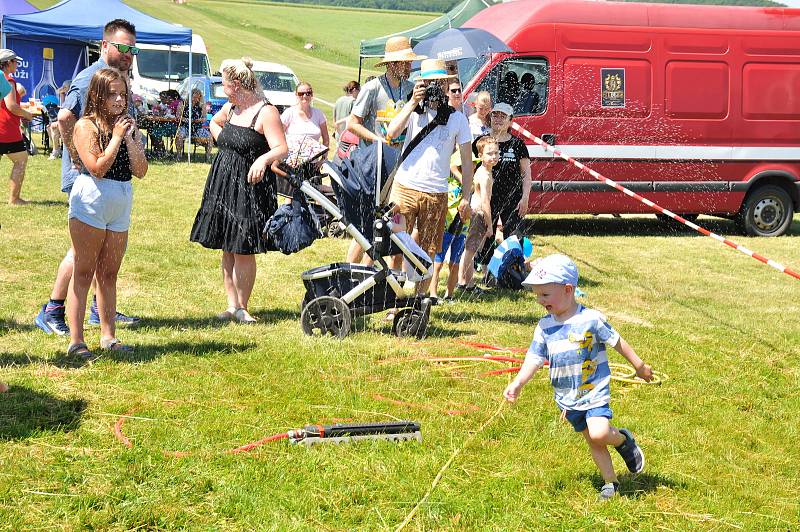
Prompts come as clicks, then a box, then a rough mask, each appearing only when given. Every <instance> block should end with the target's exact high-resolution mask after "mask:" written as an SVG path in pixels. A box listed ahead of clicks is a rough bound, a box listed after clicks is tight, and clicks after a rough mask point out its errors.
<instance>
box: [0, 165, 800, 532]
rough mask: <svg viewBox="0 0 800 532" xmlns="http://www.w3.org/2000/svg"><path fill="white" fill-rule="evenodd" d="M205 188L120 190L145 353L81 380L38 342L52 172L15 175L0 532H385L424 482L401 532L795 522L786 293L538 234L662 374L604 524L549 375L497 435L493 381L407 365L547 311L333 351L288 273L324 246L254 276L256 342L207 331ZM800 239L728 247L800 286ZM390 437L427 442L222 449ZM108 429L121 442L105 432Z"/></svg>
mask: <svg viewBox="0 0 800 532" xmlns="http://www.w3.org/2000/svg"><path fill="white" fill-rule="evenodd" d="M207 169H208V166H207V165H201V164H197V165H192V166H188V165H184V164H179V165H159V164H153V165H152V167H151V169H150V173H149V175H148V176H147V178H146V179H145V180H143V181H141V182H137V183H135V201H134V215H133V226H132V228H131V237H130V243H129V248H128V254H127V257H126V259H125V263H124V265H123V269H122V272H121V277H120V282H119V292H120V301H121V302H120V306H121V309H122V310H124V311H125V312H128V313H132V314H136V315H140V316H143V317H144V323H143V325H142V326H141V327H139V328H137V329H135V330H128V331H125V330H123V331H120V332H119V336H120V337H121V338H122V339H123V340H124V341H126V342H129V343H132V344H135V345H136V346H137V350H136V352H135V353H133V354H131V355H128V356H103V357H102V358H100V359H99V360H98V361H97V362H95V363H94V364H91V365H86V366H78V365H76V364H75V363H74V361H71V360H69V359H67V358H66V357H65V356H64V351H65V349H66V345H67V343H66V341H65V340H64V339H61V338H56V337H48V336H45V335H43V334H42V333H41V332H40V331H39V330H38V329H36V328H35V327H34V326H33V325H32V321H33V317H34V315H35V314H36V312H37V310H38V305H41V304H42V303H43V302H44V301H46V299H47V296H48V293H49V290H50V287H51V284H52V281H53V277H54V273H55V268H56V265H57V264H58V262H59V261H60V259H61V257H62V256H63V253H64V251H65V250H66V248H67V246H68V236H67V233H66V224H65V221H66V220H65V202H64V197H63V195H62V194H61V193H60V192H58V189H59V185H58V182H59V180H58V177H57V176H58V165H57V163H55V162H49V161H46V160H45V159H44V158H43V157H41V156H39V157H36V158H34V159H33V160H32V161H31V163H30V167H29V171H28V177H27V180H26V183H25V189H24V193H25V194H24V196H25V197H27V198H28V199H32V200H34V201H35V203H34V204H33V205H31V206H29V207H25V208H9V207H6V206H5V205H4V204H3V205H2V206H0V224H2V229H0V258H1V259H2V267H0V293H2V297H0V365H1V366H2V372H1V373H0V377H2V380H4V381H7V382H8V383H9V384H10V385H11V390H10V392H9V393H7V394H4V395H0V479H1V481H0V528H2V529H9V530H51V529H59V530H73V529H79V528H80V529H83V528H93V529H103V530H106V529H112V530H131V529H142V528H147V529H193V530H201V529H202V530H207V529H218V530H252V529H262V530H263V529H269V530H284V529H292V530H311V529H323V530H343V529H362V530H370V529H389V528H394V527H396V526H397V525H398V524H399V523H401V522H402V521H403V519H404V518H405V517H406V515H407V514H408V513H409V512H410V511H411V510H412V508H414V506H415V505H416V504H417V502H418V501H419V500H420V499H421V498H422V497H423V495H424V494H425V493H426V492H427V491H428V490H429V488H430V487H431V485H432V483H433V481H434V478H435V477H436V476H437V474H438V473H439V472H440V471H443V473H442V476H441V482H440V483H439V484H438V486H437V487H436V488H435V489H434V490H433V491H432V493H431V495H430V497H429V498H428V499H427V500H426V502H425V503H424V504H422V505H421V507H420V509H419V512H418V514H417V515H416V517H415V518H414V520H413V521H411V524H410V528H409V529H412V530H487V529H490V530H520V529H529V530H534V529H539V530H542V529H559V530H567V529H577V528H592V529H611V528H614V529H629V528H636V529H643V530H656V529H658V530H684V529H730V528H734V529H746V530H764V529H782V530H788V529H796V528H798V527H800V505H799V504H798V497H797V479H798V475H797V472H798V471H800V455H798V453H797V451H796V447H797V441H798V437H799V436H800V434H798V432H799V431H798V425H797V423H796V416H797V412H798V411H800V392H799V391H798V390H800V387H799V386H798V376H799V373H800V372H799V370H798V367H800V348H799V347H798V345H800V325H798V320H797V319H796V316H797V315H798V295H800V290H798V284H797V281H795V280H793V279H791V278H789V277H788V276H786V275H781V274H779V273H776V272H775V271H773V270H772V269H770V268H768V267H766V266H764V265H761V264H759V263H757V262H756V261H754V260H752V259H749V258H747V257H745V256H743V255H741V254H737V253H735V252H734V251H732V250H730V249H728V248H726V247H724V246H721V245H719V244H718V243H716V242H714V241H712V240H711V239H708V238H705V237H699V236H694V235H691V234H687V233H672V232H670V231H667V230H665V229H664V227H663V226H661V225H660V224H659V223H657V222H656V221H655V219H654V218H652V217H651V218H636V219H631V218H624V219H611V218H591V217H574V218H559V217H554V218H546V219H537V220H534V222H533V226H532V228H533V231H534V236H533V240H534V244H535V246H536V253H537V254H543V253H550V252H554V251H563V252H566V253H568V254H570V255H572V256H573V257H574V258H575V260H576V262H577V263H578V266H579V267H580V269H581V276H582V281H581V286H582V288H583V289H584V290H585V291H586V292H587V296H586V298H585V302H586V303H587V304H588V305H589V306H592V307H595V308H598V309H600V310H602V311H604V312H606V313H607V314H608V316H609V318H610V320H611V322H612V324H614V325H615V326H616V327H617V328H618V330H620V332H621V333H622V334H623V336H624V337H625V338H626V339H627V340H628V341H629V343H631V344H632V345H633V346H634V347H635V348H636V349H637V351H638V353H639V354H640V355H641V356H642V357H643V358H644V359H645V360H647V361H648V362H649V363H651V364H652V365H653V367H654V368H655V369H657V370H659V371H662V372H664V373H666V374H667V375H668V376H669V380H667V381H666V382H665V383H664V384H662V385H660V386H637V385H623V384H615V385H614V386H613V391H612V397H613V401H612V406H613V408H614V413H615V419H617V420H618V423H619V424H620V425H621V426H626V427H629V428H630V429H631V430H632V431H634V433H635V434H636V435H637V438H638V440H639V442H640V443H641V444H642V446H643V448H644V450H645V452H646V454H647V471H646V472H645V473H644V474H642V475H640V476H639V477H637V478H631V477H630V476H628V475H622V477H621V479H622V487H623V496H622V497H620V498H618V499H617V500H614V501H612V502H610V503H608V504H605V505H601V504H599V503H596V502H595V498H596V493H597V489H598V488H599V485H600V483H601V482H600V478H599V477H598V475H597V473H596V469H595V467H594V465H593V463H592V461H591V458H590V456H589V453H588V452H587V449H586V448H585V444H584V443H583V442H582V441H581V439H580V438H579V437H578V436H577V435H575V434H574V433H572V432H571V430H570V428H569V427H568V425H567V424H566V423H564V422H561V421H559V419H558V412H557V411H556V408H555V406H554V404H553V401H552V397H551V396H552V392H551V389H550V386H549V383H548V382H547V381H546V378H545V376H544V375H538V376H537V377H536V378H535V380H534V381H532V382H531V384H530V385H529V386H528V387H527V388H526V390H525V392H524V393H523V396H522V398H521V400H520V401H519V402H518V404H517V405H516V406H514V407H513V408H509V407H506V408H504V409H503V410H502V411H501V413H500V415H499V416H498V417H496V418H492V415H493V414H494V413H495V412H497V409H498V405H499V398H500V393H501V391H502V389H503V387H504V385H505V383H506V382H507V381H506V377H503V376H482V373H483V372H484V371H487V370H490V369H496V368H499V367H500V366H495V365H488V364H485V363H451V364H444V365H442V364H440V365H434V364H431V363H429V362H426V361H425V360H420V359H421V358H424V357H431V356H449V355H476V354H481V351H476V350H473V349H471V348H469V347H466V346H464V345H462V344H461V343H460V341H461V340H470V341H478V342H485V343H490V344H498V345H504V346H525V345H527V343H528V342H529V341H530V337H531V334H532V331H533V327H534V325H535V323H536V320H537V319H538V318H540V317H541V316H542V314H543V313H542V310H541V309H540V308H537V307H536V305H535V303H534V301H533V299H532V298H531V297H530V295H528V294H523V293H499V294H494V295H491V296H490V297H488V298H487V299H486V300H485V301H483V302H471V301H462V302H458V303H455V304H453V305H448V306H440V307H436V308H435V309H434V312H433V315H432V323H431V331H430V337H429V338H427V339H425V340H422V341H398V339H397V338H395V337H393V336H392V335H391V334H390V333H389V328H388V326H387V325H384V324H383V323H382V322H381V320H380V317H379V316H375V317H371V318H370V319H368V320H367V321H366V322H364V323H362V324H361V325H360V329H361V330H360V331H358V332H356V333H354V334H352V335H350V336H349V337H348V338H346V339H345V340H343V341H337V340H334V339H330V338H321V339H315V338H309V337H305V336H304V335H303V334H302V332H301V330H300V327H299V323H298V318H299V310H298V303H299V301H300V299H301V297H302V293H303V288H302V283H301V281H300V273H301V272H302V271H304V270H305V269H307V268H310V267H314V266H317V265H320V264H325V263H327V262H331V261H335V260H339V259H340V258H341V257H342V256H343V255H344V251H345V248H346V244H347V242H346V241H344V240H330V239H325V240H322V241H319V242H316V243H315V244H314V245H313V246H312V247H311V248H309V249H308V250H305V251H303V252H301V253H299V254H297V255H293V256H283V255H280V254H267V255H262V256H259V257H258V265H259V268H260V271H259V277H258V281H257V283H256V288H255V291H254V294H253V298H252V305H251V310H252V311H253V312H254V314H255V315H256V316H257V317H258V318H259V321H260V323H259V324H258V325H255V326H252V327H242V326H237V325H236V324H224V325H221V324H219V323H216V322H215V321H214V319H213V316H214V314H215V313H217V312H219V311H221V310H222V309H223V307H224V305H225V303H224V296H223V292H222V286H221V279H220V275H219V253H218V252H215V251H210V250H205V249H203V248H201V247H200V246H198V245H194V244H191V243H189V241H188V234H189V229H190V227H191V224H192V221H193V217H194V213H195V212H196V209H197V206H198V203H199V201H200V196H201V193H202V188H203V183H204V180H205V176H206V172H207ZM7 171H8V163H7V162H6V161H5V160H4V161H3V163H2V164H0V173H2V174H3V175H5V173H6V172H7ZM701 222H702V224H703V225H706V226H708V227H710V228H711V229H712V230H716V231H719V232H721V233H723V234H729V233H730V232H731V231H732V230H733V226H732V224H730V223H729V222H724V221H718V220H715V219H711V218H701ZM798 231H800V219H796V220H795V224H794V228H793V236H787V237H782V238H777V239H747V238H743V237H740V236H734V238H735V239H737V240H741V241H743V243H745V245H747V246H748V247H750V248H752V249H754V250H756V251H759V252H762V253H763V254H765V255H766V256H768V257H771V258H774V259H776V260H779V261H783V262H785V263H787V264H789V265H793V266H794V267H795V268H797V267H798V266H800V245H798V238H799V237H798V236H797V235H798ZM97 334H98V332H97V331H96V330H90V331H89V332H88V335H87V339H88V340H89V343H90V346H91V347H94V348H96V347H97V341H98V340H97ZM612 356H613V359H614V360H615V361H617V362H621V361H622V359H621V357H619V356H617V355H616V354H614V355H612ZM387 399H388V400H387ZM452 410H456V411H460V413H457V414H456V415H448V414H447V412H448V411H452ZM124 414H128V415H130V417H128V418H121V417H120V416H123V415H124ZM395 418H400V419H412V420H417V421H419V422H420V423H421V424H422V431H423V437H424V441H423V443H421V444H420V443H416V442H405V443H397V444H393V443H389V442H369V443H359V444H348V445H342V446H318V447H314V448H311V449H306V448H304V447H293V446H290V445H288V444H287V443H286V442H285V441H278V442H272V443H268V444H265V445H263V446H260V447H258V448H256V449H254V450H253V451H252V452H250V453H243V454H235V455H232V454H228V453H226V451H227V450H229V449H232V448H235V447H238V446H240V445H243V444H245V443H248V442H253V441H256V440H259V439H261V438H263V437H264V436H267V435H271V434H275V433H280V432H284V431H285V430H287V429H289V428H296V427H301V426H303V425H305V424H309V423H330V422H334V421H337V420H338V421H341V420H352V421H383V420H391V419H395ZM120 419H122V421H124V425H123V426H122V429H121V430H122V433H124V435H125V436H126V437H127V438H129V440H130V442H131V444H132V447H131V448H127V447H125V446H124V445H122V443H121V442H120V441H119V440H118V439H117V438H116V437H115V436H114V433H113V429H114V426H115V423H117V422H118V421H119V420H120ZM487 421H489V422H488V424H487V426H486V427H485V428H484V430H482V431H480V432H476V431H477V429H478V428H479V427H481V426H482V425H483V424H484V423H486V422H487ZM459 450H460V451H461V452H460V454H458V456H456V457H455V459H454V460H453V461H452V462H451V463H450V464H449V467H443V466H445V465H446V464H447V461H448V459H449V458H450V457H451V456H452V455H453V454H454V453H455V452H457V451H459ZM175 451H186V452H188V453H189V455H188V456H186V457H184V458H176V457H174V456H172V455H170V453H172V452H175ZM614 461H615V464H616V465H617V468H618V470H620V469H621V468H624V465H623V464H622V462H621V460H620V459H619V457H618V456H615V457H614Z"/></svg>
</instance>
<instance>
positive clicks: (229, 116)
mask: <svg viewBox="0 0 800 532" xmlns="http://www.w3.org/2000/svg"><path fill="white" fill-rule="evenodd" d="M221 70H222V86H223V88H224V90H225V95H226V96H227V97H228V100H229V102H228V103H226V104H225V105H224V106H223V107H222V109H220V111H219V112H218V113H217V114H216V115H214V118H213V119H212V120H211V125H210V130H211V135H212V136H213V137H214V140H215V141H216V143H217V145H218V146H219V153H218V154H217V157H216V158H215V159H214V163H213V164H212V165H211V170H210V171H209V172H208V180H207V181H206V187H205V191H204V192H203V200H202V203H201V204H200V210H199V211H198V212H197V216H196V217H195V220H194V226H193V227H192V234H191V240H192V242H197V243H199V244H202V245H203V246H204V247H207V248H211V249H221V250H222V279H223V282H224V284H225V293H226V294H227V298H228V308H227V310H225V311H224V312H222V313H221V314H219V315H218V317H219V318H220V319H225V320H229V319H235V320H237V321H239V322H241V323H254V322H255V321H256V320H255V318H253V317H252V316H251V315H250V314H249V313H248V312H247V305H248V302H249V300H250V293H251V292H252V291H253V285H254V284H255V279H256V259H255V254H256V253H264V252H266V251H268V249H269V248H268V245H267V242H266V241H265V240H264V239H263V238H262V236H261V232H262V230H263V229H264V224H265V223H266V222H267V220H268V219H269V217H270V216H272V214H273V213H274V212H275V210H276V209H277V208H278V205H277V197H276V193H275V177H274V175H273V174H272V172H270V171H269V170H268V169H269V167H270V165H271V164H272V163H273V162H274V161H278V160H281V159H283V158H284V157H286V153H287V145H286V138H285V137H284V134H283V125H282V124H281V119H280V115H279V114H278V110H277V109H276V108H275V107H274V106H272V105H270V104H269V102H267V101H265V100H264V96H263V92H262V91H261V87H260V86H259V83H258V80H257V78H256V76H255V74H254V73H253V70H252V63H251V62H250V60H249V59H246V58H243V59H236V60H226V61H224V62H223V63H222V68H221Z"/></svg>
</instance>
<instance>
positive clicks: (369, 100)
mask: <svg viewBox="0 0 800 532" xmlns="http://www.w3.org/2000/svg"><path fill="white" fill-rule="evenodd" d="M422 59H425V56H422V55H417V54H415V53H414V50H412V49H411V41H410V40H409V39H408V37H404V36H402V35H400V36H396V37H390V38H389V39H388V40H387V41H386V47H385V52H384V55H383V59H382V60H381V61H380V62H378V63H377V64H376V65H375V66H385V67H386V73H385V74H383V75H382V76H378V77H377V78H375V79H373V80H372V81H370V82H368V83H365V84H364V86H363V87H361V92H359V93H358V98H356V101H355V103H353V110H352V111H351V114H350V121H349V123H348V129H349V130H350V131H352V132H353V133H355V134H356V135H358V136H359V137H360V138H361V139H362V141H363V142H364V143H371V142H373V141H376V140H377V141H381V142H387V143H389V144H398V143H400V142H402V141H403V140H402V138H400V139H397V138H395V139H390V138H387V136H386V132H387V129H386V128H387V127H388V125H389V122H391V121H392V118H394V116H395V115H396V114H397V113H398V112H399V111H400V109H401V108H402V107H403V105H404V104H405V102H406V101H407V100H408V98H409V96H410V95H411V91H413V90H414V84H413V83H411V82H410V81H408V76H409V74H411V62H412V61H419V60H422Z"/></svg>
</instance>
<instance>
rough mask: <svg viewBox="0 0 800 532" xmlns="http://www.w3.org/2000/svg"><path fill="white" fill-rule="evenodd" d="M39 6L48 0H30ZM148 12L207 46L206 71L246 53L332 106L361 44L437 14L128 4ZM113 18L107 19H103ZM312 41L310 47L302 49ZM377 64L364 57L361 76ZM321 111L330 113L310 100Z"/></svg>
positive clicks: (203, 0)
mask: <svg viewBox="0 0 800 532" xmlns="http://www.w3.org/2000/svg"><path fill="white" fill-rule="evenodd" d="M32 3H33V4H34V5H36V6H37V7H39V8H44V7H49V6H52V5H53V4H55V3H56V2H55V1H54V0H34V1H33V2H32ZM127 3H128V4H129V5H131V6H132V7H135V8H136V9H139V10H141V11H143V12H145V13H147V14H148V15H152V16H154V17H157V18H160V19H162V20H166V21H169V22H176V23H179V24H182V25H184V26H188V27H191V28H192V31H193V32H194V33H197V34H199V35H201V36H202V37H203V39H204V40H205V43H206V46H207V47H208V54H209V59H210V60H211V67H212V69H213V70H217V69H218V68H219V65H220V63H221V62H222V60H223V59H228V58H239V57H242V56H249V57H252V58H253V59H255V60H260V61H273V62H276V63H283V64H285V65H288V66H289V67H291V68H292V70H294V71H295V73H296V74H297V76H298V77H299V78H300V79H303V80H306V81H309V82H310V83H311V84H312V85H313V86H314V91H315V93H316V95H317V97H319V98H322V99H324V100H326V101H328V102H333V101H335V100H336V98H338V97H339V96H341V95H342V94H343V93H342V86H343V85H344V84H345V83H346V82H347V81H349V80H351V79H357V78H358V52H359V43H360V41H361V40H362V39H371V38H373V37H380V36H381V35H386V34H389V33H393V32H398V31H403V30H406V29H408V28H411V27H414V26H418V25H420V24H424V23H425V22H428V21H429V20H431V19H433V18H434V17H435V16H436V15H434V14H431V13H426V14H422V13H419V14H417V13H409V12H391V11H374V10H364V9H345V8H329V7H320V6H307V5H306V6H302V5H290V4H269V3H265V2H255V1H246V0H244V1H238V0H230V1H229V0H191V1H189V2H188V3H186V4H183V5H179V4H174V3H173V2H170V1H167V0H130V1H129V2H127ZM110 18H113V17H110ZM306 43H312V44H313V45H314V48H313V49H311V50H305V49H304V48H303V46H304V45H305V44H306ZM376 62H377V59H374V58H373V59H365V61H364V68H365V69H366V70H369V72H366V71H365V74H363V75H362V80H363V78H364V77H366V76H367V75H369V74H370V73H374V70H372V68H373V65H374V64H375V63H376ZM317 106H318V107H320V108H321V109H322V110H323V111H326V112H329V111H330V108H329V107H327V106H326V105H325V104H322V103H321V102H318V103H317Z"/></svg>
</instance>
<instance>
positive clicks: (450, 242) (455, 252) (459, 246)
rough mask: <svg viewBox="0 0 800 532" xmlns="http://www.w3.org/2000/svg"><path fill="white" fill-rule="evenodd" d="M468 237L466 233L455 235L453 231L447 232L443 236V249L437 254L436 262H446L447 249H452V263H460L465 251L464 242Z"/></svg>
mask: <svg viewBox="0 0 800 532" xmlns="http://www.w3.org/2000/svg"><path fill="white" fill-rule="evenodd" d="M466 240H467V237H466V235H464V234H458V235H454V234H453V233H448V232H445V233H444V236H442V250H441V251H439V253H437V254H436V259H435V260H434V262H444V259H445V258H447V250H448V249H449V250H450V259H449V260H448V262H449V263H450V264H458V261H460V260H461V254H462V253H464V242H466Z"/></svg>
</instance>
